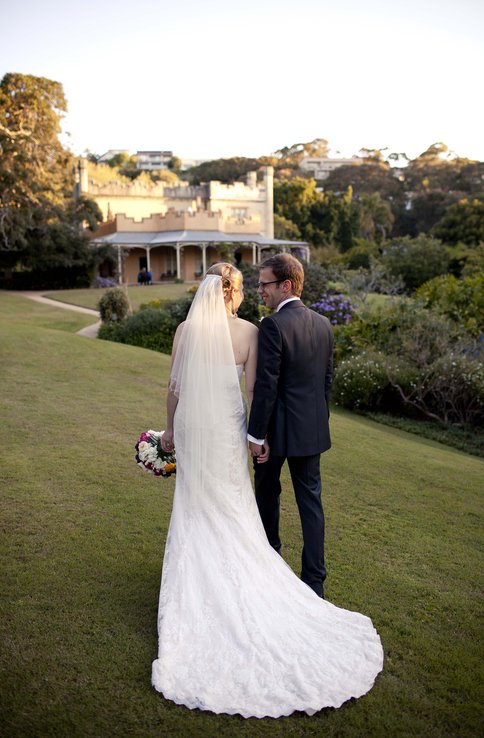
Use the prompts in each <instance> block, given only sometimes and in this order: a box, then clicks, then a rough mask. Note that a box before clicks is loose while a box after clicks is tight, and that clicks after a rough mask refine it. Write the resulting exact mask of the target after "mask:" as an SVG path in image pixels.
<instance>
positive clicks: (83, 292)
mask: <svg viewBox="0 0 484 738" xmlns="http://www.w3.org/2000/svg"><path fill="white" fill-rule="evenodd" d="M190 287H192V285H190V284H174V283H169V284H152V285H150V286H149V287H138V286H134V287H127V290H128V296H129V300H130V302H131V307H132V308H133V310H138V308H139V306H140V305H141V304H142V303H143V302H145V303H146V302H149V301H150V300H177V299H178V298H179V297H183V296H184V295H186V294H187V291H188V290H189V289H190ZM105 292H106V290H105V289H96V288H86V289H78V290H53V291H47V292H44V293H43V294H44V295H45V296H46V297H50V299H51V300H59V301H60V302H69V303H72V304H73V305H80V306H81V307H88V308H93V309H94V310H97V306H98V302H99V300H100V299H101V297H102V296H103V295H104V293H105Z"/></svg>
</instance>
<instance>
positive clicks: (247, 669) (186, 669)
mask: <svg viewBox="0 0 484 738" xmlns="http://www.w3.org/2000/svg"><path fill="white" fill-rule="evenodd" d="M243 297H244V293H243V281H242V275H241V273H240V272H239V271H238V270H237V269H236V268H235V267H234V266H232V265H231V264H226V263H221V264H216V265H214V266H213V267H211V268H210V269H209V270H208V272H207V274H206V276H205V278H204V279H203V281H202V282H201V284H200V286H199V288H198V290H197V292H196V295H195V297H194V300H193V303H192V306H191V308H190V312H189V314H188V317H187V320H186V321H185V322H184V323H182V324H181V325H180V326H179V328H178V330H177V333H176V336H175V340H174V345H173V355H172V367H171V373H170V384H169V391H168V395H167V425H166V431H165V433H164V435H163V439H162V446H163V448H164V450H166V451H172V450H173V448H175V447H176V455H177V476H176V487H175V494H174V498H173V510H172V515H171V520H170V526H169V531H168V536H167V541H166V545H165V554H164V558H163V570H162V579H161V589H160V598H159V608H158V640H159V645H158V657H157V658H156V659H155V661H154V662H153V665H152V677H151V681H152V685H153V686H154V688H155V689H156V690H157V691H158V692H160V693H162V694H163V695H164V697H165V698H167V699H170V700H172V701H174V702H176V703H178V704H182V705H186V706H187V707H189V708H191V709H195V708H199V709H201V710H210V711H212V712H214V713H228V714H240V715H242V716H243V717H245V718H249V717H259V718H262V717H274V718H276V717H281V716H284V715H289V714H291V713H292V712H294V711H304V712H306V713H307V714H309V715H312V714H314V713H315V712H316V711H318V710H321V709H322V708H324V707H339V706H340V705H341V704H342V703H343V702H345V701H346V700H349V699H350V698H352V697H361V696H362V695H364V694H365V693H366V692H368V691H369V690H370V689H371V687H372V685H373V683H374V680H375V678H376V676H377V674H378V673H379V672H380V671H381V669H382V665H383V649H382V646H381V642H380V638H379V636H378V633H377V632H376V630H375V628H374V627H373V624H372V622H371V620H370V619H369V618H368V617H366V616H365V615H362V614H360V613H356V612H350V611H348V610H344V609H342V608H338V607H336V606H335V605H333V604H331V603H329V602H327V601H325V600H323V599H321V598H320V597H318V595H317V594H316V593H315V592H314V591H313V589H311V587H309V586H308V585H307V584H306V583H304V582H303V581H301V580H300V579H299V578H298V577H297V576H296V575H295V574H294V573H293V572H292V570H291V569H290V567H289V566H288V565H287V564H286V563H285V562H284V560H283V559H282V557H281V556H280V555H279V554H278V553H277V551H276V550H275V549H274V548H273V547H272V546H271V545H270V543H269V542H268V540H267V536H266V533H265V530H264V526H263V524H262V521H261V518H260V515H259V511H258V507H257V503H256V500H255V495H254V490H253V488H252V484H251V480H250V476H249V467H248V452H247V440H246V433H247V411H246V406H245V403H244V400H243V397H242V393H241V388H240V380H241V378H242V375H243V374H244V373H245V387H246V393H247V398H248V401H249V404H250V402H251V398H252V395H253V389H254V382H255V376H256V365H257V329H256V328H255V327H254V326H252V325H251V324H249V323H246V322H245V321H242V320H241V319H240V318H238V317H237V309H238V307H239V306H240V304H241V302H242V300H243ZM258 452H260V455H262V459H261V458H260V456H259V462H262V461H263V459H264V458H266V459H267V458H269V453H270V450H269V448H268V447H267V445H263V446H262V448H259V449H258Z"/></svg>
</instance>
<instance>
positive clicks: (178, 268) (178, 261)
mask: <svg viewBox="0 0 484 738" xmlns="http://www.w3.org/2000/svg"><path fill="white" fill-rule="evenodd" d="M175 249H176V278H177V279H181V259H180V252H181V244H179V243H176V244H175Z"/></svg>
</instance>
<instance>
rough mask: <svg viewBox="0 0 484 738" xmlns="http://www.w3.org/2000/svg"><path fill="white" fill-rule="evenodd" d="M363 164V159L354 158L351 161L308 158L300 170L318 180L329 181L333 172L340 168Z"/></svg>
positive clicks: (319, 157) (322, 157)
mask: <svg viewBox="0 0 484 738" xmlns="http://www.w3.org/2000/svg"><path fill="white" fill-rule="evenodd" d="M354 164H363V159H360V158H359V157H358V156H352V157H351V159H331V158H329V157H325V156H307V157H305V158H304V159H303V160H302V161H301V163H300V164H299V169H302V170H303V172H306V173H307V174H310V175H311V176H312V177H314V179H316V180H323V179H327V178H328V177H329V175H330V174H331V172H333V171H334V170H335V169H339V167H346V166H352V165H354Z"/></svg>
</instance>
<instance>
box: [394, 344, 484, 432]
mask: <svg viewBox="0 0 484 738" xmlns="http://www.w3.org/2000/svg"><path fill="white" fill-rule="evenodd" d="M422 379H423V380H424V381H421V383H420V388H417V389H416V391H415V392H414V393H412V394H411V395H410V396H408V397H407V398H406V401H407V402H409V403H410V404H414V405H415V407H418V408H419V409H420V410H421V411H422V412H424V413H425V415H427V416H428V417H430V418H434V419H436V420H439V421H440V422H441V423H443V424H444V425H452V424H454V425H459V426H469V425H473V426H476V427H479V426H480V425H482V423H483V422H484V366H483V364H482V362H480V361H478V360H477V359H475V358H473V357H472V356H470V355H469V354H468V353H450V354H447V355H445V356H441V357H440V358H439V359H437V361H435V362H434V363H433V364H432V365H431V366H430V367H429V370H428V372H427V373H426V375H425V377H423V378H422ZM412 401H413V402H412Z"/></svg>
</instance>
